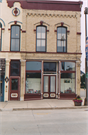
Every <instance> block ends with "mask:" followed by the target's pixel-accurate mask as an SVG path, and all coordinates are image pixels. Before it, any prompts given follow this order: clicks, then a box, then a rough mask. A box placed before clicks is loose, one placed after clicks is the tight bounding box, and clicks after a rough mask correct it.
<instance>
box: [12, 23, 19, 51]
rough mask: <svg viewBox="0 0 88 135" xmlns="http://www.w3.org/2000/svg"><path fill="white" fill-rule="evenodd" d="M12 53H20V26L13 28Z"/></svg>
mask: <svg viewBox="0 0 88 135" xmlns="http://www.w3.org/2000/svg"><path fill="white" fill-rule="evenodd" d="M11 51H20V26H18V25H13V26H11Z"/></svg>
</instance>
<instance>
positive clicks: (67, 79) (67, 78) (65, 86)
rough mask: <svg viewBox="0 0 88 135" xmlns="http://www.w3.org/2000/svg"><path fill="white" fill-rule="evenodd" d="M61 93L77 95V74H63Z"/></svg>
mask: <svg viewBox="0 0 88 135" xmlns="http://www.w3.org/2000/svg"><path fill="white" fill-rule="evenodd" d="M61 93H68V94H71V93H75V73H61Z"/></svg>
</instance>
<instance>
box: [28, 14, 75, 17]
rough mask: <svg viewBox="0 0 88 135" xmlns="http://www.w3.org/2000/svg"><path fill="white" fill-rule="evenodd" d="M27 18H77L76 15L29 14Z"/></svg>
mask: <svg viewBox="0 0 88 135" xmlns="http://www.w3.org/2000/svg"><path fill="white" fill-rule="evenodd" d="M27 16H37V17H38V16H41V17H63V18H76V14H74V15H73V14H72V15H69V14H53V13H51V14H48V13H47V14H46V13H27Z"/></svg>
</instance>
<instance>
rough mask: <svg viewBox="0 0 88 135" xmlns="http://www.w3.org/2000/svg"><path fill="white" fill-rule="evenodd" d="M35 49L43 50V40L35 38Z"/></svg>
mask: <svg viewBox="0 0 88 135" xmlns="http://www.w3.org/2000/svg"><path fill="white" fill-rule="evenodd" d="M37 51H45V40H37Z"/></svg>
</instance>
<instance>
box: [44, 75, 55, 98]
mask: <svg viewBox="0 0 88 135" xmlns="http://www.w3.org/2000/svg"><path fill="white" fill-rule="evenodd" d="M44 76H48V77H49V85H48V92H44ZM51 76H55V92H50V77H51ZM44 94H45V95H46V97H44ZM50 94H52V95H55V97H50ZM47 96H48V97H47ZM43 98H44V99H55V98H56V75H51V74H50V75H49V74H48V75H46V74H45V75H43Z"/></svg>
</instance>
